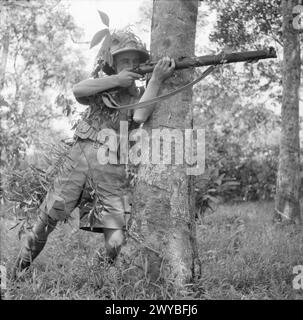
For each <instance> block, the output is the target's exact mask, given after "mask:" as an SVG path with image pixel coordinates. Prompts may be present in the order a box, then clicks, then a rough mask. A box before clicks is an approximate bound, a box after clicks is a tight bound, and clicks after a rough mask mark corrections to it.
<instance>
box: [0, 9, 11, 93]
mask: <svg viewBox="0 0 303 320" xmlns="http://www.w3.org/2000/svg"><path fill="white" fill-rule="evenodd" d="M2 9H3V12H2V13H1V18H2V19H3V20H2V21H4V28H6V29H5V32H4V33H3V35H2V39H1V47H2V48H1V61H0V92H1V91H2V89H3V87H4V82H5V71H6V65H7V57H8V49H9V29H8V27H7V26H6V25H5V22H7V19H8V16H7V15H8V14H7V9H6V8H2Z"/></svg>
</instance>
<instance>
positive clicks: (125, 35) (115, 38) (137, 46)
mask: <svg viewBox="0 0 303 320" xmlns="http://www.w3.org/2000/svg"><path fill="white" fill-rule="evenodd" d="M126 51H136V52H138V53H139V57H140V62H145V61H146V60H148V59H149V53H148V51H147V50H146V46H145V44H144V43H143V42H142V41H141V40H140V38H138V37H137V36H136V35H135V34H134V33H133V32H131V31H129V30H118V31H115V32H113V33H112V34H111V46H110V50H109V53H110V54H111V55H112V57H113V58H114V57H115V56H116V55H117V54H119V53H122V52H126ZM104 58H105V59H103V60H104V61H105V63H104V65H103V67H102V70H103V71H104V72H105V73H106V74H108V75H110V74H113V73H115V71H114V69H113V67H112V66H113V63H110V62H113V61H112V60H111V59H108V57H107V59H106V57H104Z"/></svg>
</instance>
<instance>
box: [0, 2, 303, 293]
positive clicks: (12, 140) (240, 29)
mask: <svg viewBox="0 0 303 320" xmlns="http://www.w3.org/2000/svg"><path fill="white" fill-rule="evenodd" d="M141 2H142V3H141V4H140V7H139V11H138V15H137V17H136V20H134V21H133V20H132V19H131V18H129V25H128V26H125V27H126V28H131V29H132V30H133V31H135V32H136V33H137V34H138V35H139V36H141V37H142V38H143V39H144V40H145V41H146V42H148V39H149V37H150V22H151V21H150V18H151V11H152V1H149V0H142V1H141ZM1 4H2V7H1V22H0V24H1V25H0V34H1V39H0V40H1V42H0V45H1V54H2V56H1V79H0V90H1V95H0V114H1V138H0V148H1V181H2V183H3V184H2V186H3V185H5V179H6V177H7V175H8V174H11V172H14V174H22V175H24V174H25V173H26V172H27V173H28V172H29V170H30V168H31V167H39V168H41V169H43V170H47V167H48V164H49V162H48V161H47V160H48V159H49V157H50V156H51V155H52V153H53V152H54V151H53V150H54V149H53V145H55V144H58V143H59V142H61V141H62V140H64V139H66V138H68V137H70V136H71V131H70V130H69V129H68V128H69V127H71V126H72V125H73V123H74V122H75V121H76V120H77V118H78V117H79V114H80V112H81V111H83V106H81V105H79V104H77V102H76V101H75V99H74V98H73V95H72V90H71V88H72V86H73V84H75V83H77V82H79V81H80V80H82V79H84V78H87V77H89V73H90V70H91V69H92V63H93V58H88V56H87V52H88V50H87V48H88V46H89V40H90V39H87V38H86V36H85V33H84V31H83V30H81V28H79V27H78V26H77V24H76V22H75V19H74V17H73V16H72V14H71V11H70V4H69V3H68V2H66V1H59V0H50V1H45V2H41V1H35V0H31V1H20V2H19V1H5V2H4V1H2V3H1ZM100 10H102V1H100ZM117 10H119V6H118V5H117ZM96 15H97V12H96ZM281 24H282V18H281V12H280V7H279V1H277V2H275V3H272V2H271V1H261V0H260V1H259V0H258V1H254V2H250V3H249V4H247V2H245V1H241V0H230V1H218V2H217V1H216V2H214V1H204V2H202V3H201V5H200V7H199V16H198V23H197V37H196V55H204V54H216V53H218V52H219V51H221V50H222V49H224V50H227V51H229V50H230V51H241V50H243V51H244V50H258V49H261V48H263V47H268V46H273V47H274V48H275V49H276V51H277V56H278V57H277V59H270V60H264V61H260V62H256V63H252V64H251V63H250V64H248V63H238V64H230V65H226V66H224V67H221V68H219V71H218V72H215V73H214V74H212V75H211V76H209V77H208V78H207V79H206V80H205V81H203V82H202V83H200V84H198V85H196V86H195V87H194V104H195V117H194V119H195V124H194V125H195V127H196V128H201V127H202V128H205V131H206V172H205V174H204V175H203V176H201V177H198V178H197V179H198V183H197V188H196V190H195V192H196V200H197V201H196V210H197V224H198V229H197V230H198V234H197V236H198V243H199V254H200V259H201V261H202V276H201V278H200V279H198V280H197V281H196V282H195V283H192V284H189V285H188V287H186V288H184V291H180V290H178V291H176V290H175V288H174V286H173V282H172V280H171V279H170V278H169V275H168V274H163V277H162V278H161V279H160V280H159V281H158V283H151V282H150V279H149V277H148V274H147V273H146V272H145V273H143V276H142V277H141V278H137V279H125V278H124V277H123V274H122V273H123V272H122V273H121V272H120V273H119V272H117V270H114V269H109V270H107V272H106V273H104V274H100V272H96V270H95V267H94V265H93V263H92V256H93V254H94V252H95V250H96V249H97V248H99V247H100V246H102V241H103V240H102V238H101V236H100V235H94V234H91V233H86V232H84V231H80V230H79V229H78V221H77V212H74V214H73V217H74V219H73V220H71V221H70V222H69V223H68V224H64V225H62V226H61V227H60V228H57V230H56V231H55V232H54V233H53V234H52V235H51V237H50V240H49V242H48V244H47V246H48V249H47V250H44V252H42V254H41V255H40V256H39V258H38V259H37V261H35V265H34V269H33V270H32V272H31V273H30V274H29V275H28V277H27V278H26V279H25V280H23V281H22V282H18V283H17V284H16V283H10V282H9V283H8V289H7V290H6V293H5V295H6V296H5V297H6V298H7V299H185V298H187V299H188V298H192V299H300V298H302V290H294V289H293V287H292V280H293V277H294V275H293V267H294V266H295V265H302V264H303V261H302V253H303V233H302V227H301V226H296V225H291V224H290V225H281V224H273V223H272V212H273V210H274V196H275V191H276V178H277V165H278V156H279V137H280V135H279V133H280V126H281V118H280V110H281V102H282V81H281V77H282V71H281V66H282V65H281V62H282V58H283V53H282V49H283V47H282V42H281ZM100 26H101V22H100ZM100 26H96V31H98V30H99V29H100ZM110 27H113V28H114V27H115V26H111V25H110ZM205 35H207V37H208V39H209V41H207V42H206V41H204V39H205ZM301 40H302V39H301ZM301 43H302V41H301ZM90 55H91V57H92V56H93V55H94V53H90ZM195 72H197V73H199V71H198V70H197V71H195ZM302 90H303V89H302V87H301V90H300V94H301V97H302ZM302 116H303V113H302V100H301V104H300V123H301V131H300V141H301V180H302V179H303V175H302V171H303V169H302V168H303V166H302V163H303V162H302V159H303V152H302V150H303V149H302V143H303V142H302V141H303V139H302V135H303V130H302ZM212 120H215V121H212ZM205 123H206V125H205ZM207 123H209V124H207ZM2 188H3V187H2ZM1 191H2V193H3V191H4V190H3V189H1ZM301 194H303V184H302V182H301ZM1 201H2V202H1V265H5V266H6V267H7V269H8V272H9V270H10V268H11V266H12V264H13V262H14V257H16V255H17V253H18V249H19V245H20V244H19V240H18V230H19V229H20V225H19V226H17V227H15V226H16V215H15V213H16V209H14V203H12V202H11V201H7V200H5V199H2V200H1ZM301 202H302V201H301ZM302 208H303V205H301V210H302ZM17 222H18V221H17ZM19 222H20V221H19ZM14 227H15V228H14ZM11 228H12V229H11Z"/></svg>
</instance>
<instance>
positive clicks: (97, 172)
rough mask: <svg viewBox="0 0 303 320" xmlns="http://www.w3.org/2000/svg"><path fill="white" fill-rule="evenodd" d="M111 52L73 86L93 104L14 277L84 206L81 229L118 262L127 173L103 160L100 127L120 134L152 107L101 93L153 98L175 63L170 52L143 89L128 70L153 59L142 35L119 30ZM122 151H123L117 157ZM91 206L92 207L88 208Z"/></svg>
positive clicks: (131, 98) (82, 99)
mask: <svg viewBox="0 0 303 320" xmlns="http://www.w3.org/2000/svg"><path fill="white" fill-rule="evenodd" d="M111 54H112V56H113V66H112V67H110V66H109V65H108V64H107V63H105V64H104V65H103V72H105V73H106V74H107V76H104V77H101V78H96V79H87V80H84V81H81V82H80V83H78V84H76V85H75V86H74V87H73V93H74V96H75V98H76V99H77V101H78V102H79V103H81V104H84V105H89V107H88V109H87V111H86V112H85V114H84V115H83V117H82V120H81V121H80V122H79V123H78V125H77V127H76V131H75V136H74V138H75V139H74V144H73V146H72V147H71V151H70V154H69V157H67V158H66V161H65V170H64V171H63V173H62V174H60V176H58V177H57V178H56V179H55V181H54V186H53V188H51V190H49V192H48V193H47V195H46V197H45V199H44V201H43V203H42V205H41V206H40V208H39V216H38V220H37V222H36V223H35V225H34V226H33V228H32V230H31V232H30V234H28V235H27V237H26V239H25V242H24V244H23V245H22V248H21V250H20V253H19V255H18V258H17V262H16V264H15V268H14V274H15V276H16V273H17V272H18V271H22V270H24V269H26V268H28V267H29V266H30V264H31V262H32V261H33V260H34V259H35V258H36V257H37V256H38V254H39V253H40V252H41V251H42V249H43V248H44V246H45V244H46V241H47V238H48V235H49V234H50V233H51V232H52V231H53V230H54V228H55V227H56V224H57V222H58V221H64V220H66V219H68V218H69V216H70V214H71V212H72V211H73V210H74V209H75V208H76V207H77V206H79V205H81V208H82V209H81V210H80V211H81V215H80V220H81V223H80V228H82V229H84V230H90V231H95V232H102V233H103V234H104V240H105V248H106V253H107V256H108V259H109V261H114V259H115V258H116V256H117V255H118V253H119V250H120V248H121V245H122V243H123V240H124V234H123V229H124V228H125V215H124V213H125V210H127V209H126V208H125V203H124V199H125V195H126V194H127V192H128V189H127V186H128V183H127V175H126V171H125V165H124V164H119V163H117V164H111V163H107V164H100V163H99V162H98V150H99V148H107V145H106V144H105V143H104V142H103V141H100V139H99V135H98V132H100V130H102V129H104V128H109V129H113V130H115V131H116V132H117V133H119V124H120V121H127V120H129V118H130V116H131V118H132V120H133V121H135V122H136V123H139V124H140V123H144V122H145V121H146V120H147V119H148V117H149V116H150V114H151V113H152V111H153V107H149V108H144V109H137V110H135V111H134V112H132V113H131V114H130V111H124V110H113V109H110V108H108V107H106V105H105V104H104V102H103V100H102V97H101V95H100V93H102V92H104V91H106V90H108V89H112V88H117V90H116V91H115V93H114V98H115V100H116V101H117V102H118V103H119V104H120V105H126V104H130V103H135V102H137V101H140V102H142V101H146V100H149V99H151V98H154V97H155V96H157V95H158V92H159V89H160V87H161V84H162V82H163V81H164V80H165V79H166V78H168V77H170V76H171V75H172V73H173V71H174V68H175V62H174V60H173V59H170V58H168V57H165V58H163V59H161V60H160V61H159V62H158V63H157V65H156V66H155V68H154V71H153V73H152V75H151V78H150V81H149V82H148V85H147V87H146V90H145V92H144V93H143V92H140V90H138V88H137V87H136V85H135V80H137V79H140V78H141V75H139V74H136V73H133V72H130V71H129V70H131V69H133V68H135V67H136V66H138V64H139V63H142V62H145V61H146V60H148V58H149V54H148V52H147V51H146V49H145V46H144V45H143V44H142V42H141V40H140V39H138V38H137V37H136V36H135V35H134V34H133V33H131V32H129V31H127V32H116V33H114V34H113V35H112V46H111ZM98 139H99V141H98ZM118 153H119V152H118ZM121 156H122V155H120V154H118V158H119V157H121ZM124 156H125V155H124ZM88 186H93V188H94V192H95V195H97V196H98V197H97V198H96V199H97V200H98V202H100V206H99V207H98V206H97V208H98V210H96V211H95V212H93V213H94V214H93V215H90V213H91V209H92V206H86V198H87V192H86V190H87V188H88ZM87 207H88V208H89V210H86V209H87ZM92 216H93V219H91V218H92ZM87 218H89V219H87Z"/></svg>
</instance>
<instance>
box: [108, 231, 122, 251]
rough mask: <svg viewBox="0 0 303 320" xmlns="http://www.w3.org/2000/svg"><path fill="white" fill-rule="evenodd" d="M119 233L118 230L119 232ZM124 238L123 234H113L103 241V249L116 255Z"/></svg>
mask: <svg viewBox="0 0 303 320" xmlns="http://www.w3.org/2000/svg"><path fill="white" fill-rule="evenodd" d="M119 231H120V230H119ZM123 240H124V236H123V232H122V230H121V232H115V233H113V234H112V235H111V236H110V237H108V239H106V241H105V247H106V249H107V251H108V252H109V253H112V254H114V253H116V254H117V253H118V252H119V250H120V248H121V246H122V244H123Z"/></svg>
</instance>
